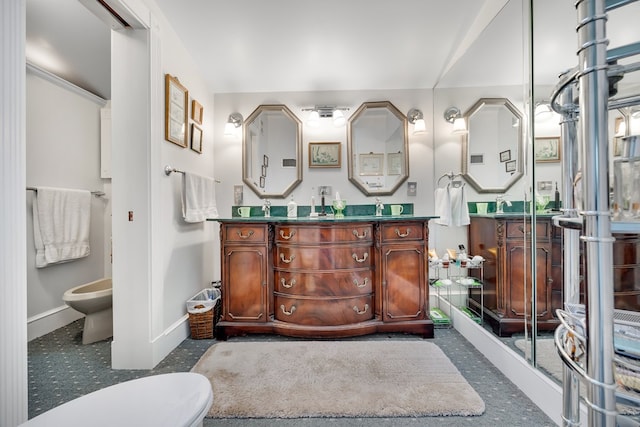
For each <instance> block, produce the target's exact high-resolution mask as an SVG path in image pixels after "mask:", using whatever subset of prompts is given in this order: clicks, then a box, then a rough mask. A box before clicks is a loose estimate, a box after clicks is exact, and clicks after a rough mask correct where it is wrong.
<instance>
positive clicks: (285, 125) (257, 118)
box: [242, 105, 302, 198]
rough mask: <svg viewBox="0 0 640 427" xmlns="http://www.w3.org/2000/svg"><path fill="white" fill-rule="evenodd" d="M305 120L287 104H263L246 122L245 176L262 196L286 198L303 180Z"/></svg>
mask: <svg viewBox="0 0 640 427" xmlns="http://www.w3.org/2000/svg"><path fill="white" fill-rule="evenodd" d="M301 158H302V122H301V121H300V119H298V118H297V117H296V116H295V115H294V114H293V113H292V112H291V111H290V110H289V109H288V108H287V107H286V106H284V105H260V106H258V108H256V109H255V111H254V112H253V113H251V115H250V116H249V117H247V120H246V121H245V125H244V134H243V141H242V180H243V181H244V183H245V184H247V186H249V188H251V189H252V190H253V191H254V192H255V193H256V194H257V195H258V197H260V198H284V197H286V196H287V195H288V194H289V193H291V191H292V190H293V189H294V188H295V187H296V186H297V185H298V184H300V182H302V167H301Z"/></svg>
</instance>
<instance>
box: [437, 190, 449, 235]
mask: <svg viewBox="0 0 640 427" xmlns="http://www.w3.org/2000/svg"><path fill="white" fill-rule="evenodd" d="M435 205H436V209H435V210H436V212H435V214H436V216H438V217H439V218H436V219H435V220H434V222H435V223H436V224H440V225H445V226H449V225H451V195H450V193H449V185H447V186H446V187H442V188H436V191H435Z"/></svg>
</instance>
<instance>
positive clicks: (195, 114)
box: [191, 99, 203, 125]
mask: <svg viewBox="0 0 640 427" xmlns="http://www.w3.org/2000/svg"><path fill="white" fill-rule="evenodd" d="M202 114H203V111H202V105H201V104H200V103H199V102H198V101H196V100H195V99H193V100H191V119H192V120H193V121H194V122H196V123H197V124H199V125H201V124H202Z"/></svg>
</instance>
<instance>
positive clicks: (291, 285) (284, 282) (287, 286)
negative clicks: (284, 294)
mask: <svg viewBox="0 0 640 427" xmlns="http://www.w3.org/2000/svg"><path fill="white" fill-rule="evenodd" d="M280 284H281V285H282V287H283V288H293V286H294V285H295V284H296V279H293V280H292V281H290V282H289V284H288V285H287V281H286V280H285V278H284V277H283V278H282V279H280Z"/></svg>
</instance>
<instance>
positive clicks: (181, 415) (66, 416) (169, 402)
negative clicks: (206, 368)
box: [21, 372, 213, 427]
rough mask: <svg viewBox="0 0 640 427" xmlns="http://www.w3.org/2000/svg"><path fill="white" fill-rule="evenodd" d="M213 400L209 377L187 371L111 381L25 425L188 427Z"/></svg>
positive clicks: (202, 415) (207, 408)
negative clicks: (118, 381)
mask: <svg viewBox="0 0 640 427" xmlns="http://www.w3.org/2000/svg"><path fill="white" fill-rule="evenodd" d="M212 403H213V392H212V390H211V384H210V383H209V380H208V379H207V378H206V377H205V376H204V375H200V374H196V373H191V372H178V373H171V374H162V375H153V376H149V377H144V378H139V379H136V380H131V381H126V382H123V383H120V384H115V385H112V386H110V387H107V388H103V389H102V390H98V391H95V392H93V393H90V394H87V395H84V396H82V397H79V398H77V399H74V400H72V401H70V402H67V403H65V404H62V405H60V406H58V407H56V408H53V409H51V410H50V411H47V412H45V413H43V414H41V415H38V416H37V417H34V418H32V419H31V420H29V421H27V422H26V423H24V424H21V425H22V426H25V427H27V426H28V427H39V426H65V427H76V426H77V427H80V426H83V427H85V426H87V425H91V426H94V427H98V426H105V427H106V426H109V427H113V426H147V425H148V426H167V427H175V426H185V427H186V426H192V425H196V424H197V423H199V422H200V421H201V420H202V418H204V416H205V415H206V413H207V411H208V410H209V408H210V407H211V404H212Z"/></svg>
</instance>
